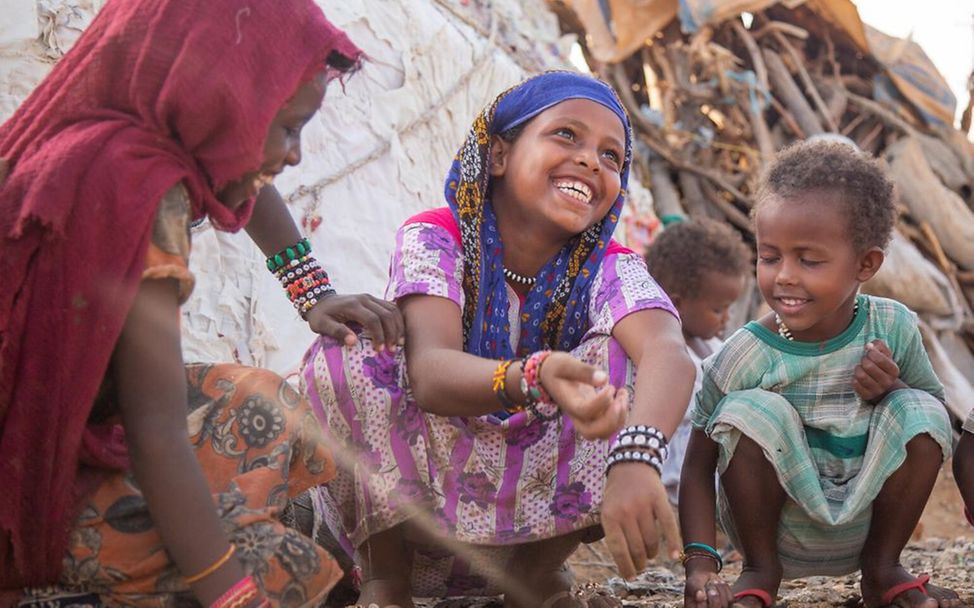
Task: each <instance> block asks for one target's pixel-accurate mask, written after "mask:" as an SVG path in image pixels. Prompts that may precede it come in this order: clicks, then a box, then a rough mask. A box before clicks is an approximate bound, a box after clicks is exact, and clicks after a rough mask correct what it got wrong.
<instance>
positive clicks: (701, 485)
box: [680, 142, 959, 608]
mask: <svg viewBox="0 0 974 608" xmlns="http://www.w3.org/2000/svg"><path fill="white" fill-rule="evenodd" d="M895 219H896V211H895V208H894V205H893V186H892V183H891V182H890V181H889V179H888V178H887V177H886V175H885V173H884V171H883V169H882V167H881V166H880V165H879V164H878V163H877V162H876V161H875V160H871V159H869V158H868V157H866V156H865V155H863V154H862V153H860V152H859V151H857V150H855V149H854V148H852V147H850V146H848V145H846V144H841V143H829V142H817V143H800V144H797V145H795V146H793V147H791V148H788V149H787V150H785V151H783V152H782V153H781V154H780V155H779V157H778V158H777V159H776V161H775V162H774V163H773V164H772V165H771V167H770V168H769V169H768V172H767V174H766V175H765V177H764V181H763V184H762V187H761V189H760V191H759V194H758V201H757V204H756V205H755V208H754V225H755V228H756V233H755V234H756V238H757V253H758V262H757V279H758V285H759V288H760V290H761V294H762V295H763V296H764V299H765V301H767V303H768V305H769V306H770V307H771V312H770V313H768V314H767V315H765V316H764V317H763V318H761V319H759V320H758V321H755V322H752V323H750V324H748V325H747V326H745V327H744V328H742V329H741V330H739V331H738V332H737V333H735V334H734V335H733V336H731V338H730V339H729V340H728V341H727V342H726V343H725V344H724V346H723V348H722V349H721V351H720V352H719V353H718V354H717V355H715V356H714V357H713V358H712V359H709V360H708V361H707V362H705V364H704V379H703V388H702V389H701V391H700V393H699V394H698V397H697V401H696V404H695V406H694V409H693V413H692V423H693V426H694V430H693V432H692V435H691V438H690V445H689V448H688V451H687V455H686V463H685V465H684V468H683V479H682V480H681V491H680V521H681V526H682V530H683V535H684V539H685V540H686V541H688V544H687V545H686V547H685V549H684V557H683V563H684V565H685V567H686V572H687V584H686V593H685V605H686V606H687V607H688V608H689V607H698V608H703V607H704V606H709V607H710V608H718V607H724V606H727V605H728V604H731V603H736V604H740V605H746V606H760V605H762V604H763V605H765V606H770V605H771V604H772V603H773V602H774V596H775V594H776V592H777V590H778V585H779V584H780V582H781V579H782V577H787V578H797V577H803V576H810V575H841V574H846V573H849V572H853V571H855V570H860V569H861V570H862V583H861V585H862V597H863V601H864V603H865V605H866V606H867V608H876V607H878V606H886V605H890V604H894V603H895V604H897V605H904V606H923V607H924V608H936V606H938V605H939V606H940V607H941V608H947V607H951V606H957V605H959V600H958V599H957V595H956V594H955V593H953V592H952V591H949V590H946V589H940V588H937V587H934V586H933V585H927V584H926V582H927V580H928V579H929V577H919V578H915V577H914V576H912V575H911V574H909V573H908V572H907V571H906V570H904V569H903V567H902V566H900V562H899V556H900V552H901V551H902V550H903V547H904V546H905V545H906V542H907V540H909V538H910V534H911V532H912V531H913V529H914V527H915V526H916V523H917V521H918V520H919V518H920V513H921V512H922V510H923V507H924V505H925V504H926V501H927V498H928V496H929V494H930V491H931V489H932V488H933V483H934V481H935V480H936V478H937V472H938V470H939V469H940V466H941V464H942V462H943V460H944V459H945V458H946V457H947V456H948V455H949V450H950V446H951V431H950V425H949V422H948V418H947V413H946V410H945V408H944V406H943V400H944V391H943V387H942V386H941V384H940V382H939V381H938V380H937V377H936V376H935V375H934V372H933V369H932V367H931V365H930V361H929V359H928V358H927V355H926V352H925V351H924V349H923V343H922V341H921V339H920V332H919V330H918V328H917V319H916V315H914V314H913V313H912V312H910V311H909V310H908V309H907V308H906V307H905V306H903V305H902V304H899V303H897V302H894V301H892V300H887V299H883V298H876V297H869V296H864V295H859V293H858V291H859V286H860V285H862V283H864V282H865V281H867V280H869V278H870V277H872V276H873V275H874V274H876V272H877V271H878V270H879V267H880V266H881V265H882V263H883V257H884V254H883V248H884V247H885V246H886V244H887V243H888V242H889V239H890V235H891V232H892V230H893V225H894V222H895ZM715 469H716V470H717V471H718V472H719V473H720V475H721V477H720V497H719V498H720V500H719V509H718V510H719V516H720V521H721V524H722V526H723V527H724V529H725V531H726V532H727V534H728V536H729V537H730V538H731V539H732V541H733V543H734V546H735V547H737V548H738V549H739V550H740V551H741V553H742V554H743V556H744V570H743V573H742V574H741V576H740V578H739V579H738V580H737V582H736V583H735V584H734V586H733V589H731V588H729V587H728V586H727V585H726V583H724V582H723V581H722V580H721V579H720V577H719V575H718V574H717V573H718V572H719V571H720V568H721V565H722V564H721V559H720V555H719V554H718V553H717V552H716V551H715V550H714V549H713V545H714V536H715V533H714V512H715V510H714V503H715V496H714V483H713V475H714V470H715Z"/></svg>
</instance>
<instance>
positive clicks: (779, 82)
mask: <svg viewBox="0 0 974 608" xmlns="http://www.w3.org/2000/svg"><path fill="white" fill-rule="evenodd" d="M763 51H764V62H765V64H767V66H768V76H769V77H770V78H771V86H772V87H774V90H775V92H777V93H778V95H780V96H781V101H782V102H783V103H784V104H785V106H786V107H787V108H788V109H789V110H790V111H791V113H792V114H793V115H794V117H795V120H796V121H798V124H799V125H801V128H802V131H804V132H805V133H806V134H807V135H815V134H817V133H822V132H823V131H824V130H823V129H822V123H820V122H819V120H818V117H817V116H816V115H815V111H814V110H812V107H811V106H810V105H808V101H807V100H806V99H805V96H804V95H802V92H801V90H800V89H799V88H798V85H797V84H795V81H794V80H793V79H792V77H791V74H790V73H788V68H786V67H785V63H784V62H783V61H782V60H781V56H780V55H778V53H775V52H774V51H772V50H771V49H768V48H765V49H763Z"/></svg>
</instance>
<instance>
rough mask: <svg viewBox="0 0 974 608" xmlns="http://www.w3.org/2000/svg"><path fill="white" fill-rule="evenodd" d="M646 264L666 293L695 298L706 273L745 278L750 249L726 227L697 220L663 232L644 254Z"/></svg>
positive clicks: (739, 236)
mask: <svg viewBox="0 0 974 608" xmlns="http://www.w3.org/2000/svg"><path fill="white" fill-rule="evenodd" d="M646 265H647V266H649V272H650V274H651V275H653V278H655V279H656V280H657V281H658V282H659V284H660V285H661V286H662V287H663V289H664V290H665V291H666V293H668V294H670V295H671V296H673V295H678V296H680V297H682V298H695V297H697V296H698V295H699V294H700V291H701V288H702V287H703V280H704V274H705V273H707V272H716V273H719V274H726V275H734V276H741V277H743V276H745V274H746V273H747V272H748V269H749V267H750V265H751V250H750V248H749V247H748V246H747V245H745V244H744V240H743V239H742V238H741V235H740V234H739V233H738V232H737V231H736V230H734V229H733V228H731V227H730V226H727V225H726V224H722V223H720V222H718V221H716V220H712V219H710V218H705V217H700V218H696V219H693V220H690V221H687V222H680V223H678V224H673V225H671V226H669V227H667V228H666V229H665V230H663V232H662V233H660V235H659V236H658V237H656V240H655V241H653V244H652V245H650V247H649V250H648V251H647V252H646Z"/></svg>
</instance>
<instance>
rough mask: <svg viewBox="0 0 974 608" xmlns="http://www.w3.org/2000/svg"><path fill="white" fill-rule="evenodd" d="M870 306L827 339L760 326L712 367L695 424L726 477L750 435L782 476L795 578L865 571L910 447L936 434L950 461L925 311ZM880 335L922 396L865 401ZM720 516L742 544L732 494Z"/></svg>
mask: <svg viewBox="0 0 974 608" xmlns="http://www.w3.org/2000/svg"><path fill="white" fill-rule="evenodd" d="M859 302H860V305H859V312H858V314H857V315H856V317H855V318H854V319H853V321H852V324H851V325H850V326H849V328H848V329H846V330H845V331H844V332H843V333H842V334H840V335H839V336H836V337H835V338H833V339H832V340H829V341H827V342H824V343H815V344H811V343H801V342H791V341H789V340H786V339H784V338H782V337H780V336H778V335H777V334H776V333H774V332H772V331H770V330H768V329H767V328H765V327H763V326H761V325H759V324H758V323H750V324H748V325H747V326H746V327H744V328H742V329H741V330H739V331H738V332H737V333H735V334H734V335H733V336H731V338H730V339H729V340H728V341H727V343H726V344H725V345H724V348H723V349H722V350H721V351H720V352H719V353H717V354H716V355H714V356H713V357H711V358H710V359H708V360H707V361H706V362H705V363H704V379H703V388H702V389H701V391H700V392H699V393H698V396H697V402H696V403H695V405H694V408H693V413H692V422H693V425H694V427H695V428H700V429H704V430H705V431H706V432H707V434H708V436H709V437H710V438H711V439H713V440H714V441H715V442H717V443H718V445H719V446H720V451H719V460H718V472H720V473H723V471H725V470H726V468H727V465H728V464H729V462H730V460H731V458H732V457H733V455H734V449H735V447H736V446H737V442H738V440H739V438H740V436H741V433H743V434H744V435H745V436H747V437H749V438H750V439H752V440H753V441H754V442H756V443H757V444H758V445H760V446H761V447H762V448H763V450H764V452H765V455H766V456H767V457H768V460H769V461H770V462H771V463H772V465H773V466H774V467H775V469H776V470H777V472H778V478H779V480H780V481H781V483H782V486H783V487H784V489H785V491H786V492H787V493H788V497H789V500H788V501H787V502H786V505H785V507H784V510H783V513H782V521H781V525H780V528H779V533H778V546H779V551H780V553H781V559H782V565H783V567H784V570H785V576H786V577H787V578H794V577H801V576H809V575H837V574H842V573H848V572H852V571H855V570H857V569H858V567H859V553H860V551H861V549H862V545H863V543H864V542H865V539H866V534H867V532H868V529H869V520H870V515H871V509H870V506H871V504H872V501H873V500H874V499H875V498H876V496H877V494H878V493H879V491H880V490H881V489H882V487H883V484H884V483H885V481H886V479H887V478H888V477H889V476H890V475H891V474H892V473H893V472H895V471H896V470H897V469H898V468H899V467H900V466H901V465H902V464H903V461H904V460H905V458H906V444H907V442H909V440H910V439H912V438H913V437H914V436H916V435H918V434H921V433H927V434H929V435H930V436H931V437H933V439H934V440H936V441H937V443H939V444H940V446H941V448H942V449H943V453H944V458H945V459H946V458H947V456H949V454H950V451H949V450H950V447H951V431H950V425H949V420H948V417H947V412H946V409H945V408H944V406H943V401H944V390H943V386H942V385H941V384H940V382H939V381H938V380H937V377H936V375H935V374H934V372H933V368H932V366H931V364H930V361H929V359H928V358H927V355H926V352H925V351H924V349H923V343H922V341H921V339H920V333H919V331H918V329H917V321H916V315H914V314H913V313H912V312H910V310H909V309H907V308H906V307H905V306H903V305H902V304H899V303H897V302H894V301H892V300H887V299H884V298H876V297H870V296H859ZM876 339H882V340H884V341H885V342H886V343H887V344H888V345H889V347H890V350H891V351H892V352H893V359H894V360H895V361H896V363H897V365H899V367H900V377H901V379H902V380H903V381H904V382H905V383H906V384H907V385H909V386H910V387H911V389H909V390H906V389H904V390H899V391H895V392H893V393H891V394H890V395H888V396H887V397H886V398H885V399H884V400H883V401H882V402H881V403H880V404H878V405H876V406H872V405H869V404H867V403H864V402H863V401H862V400H860V399H859V397H858V396H857V395H856V394H855V391H854V390H853V388H852V380H853V371H854V369H855V367H856V365H857V364H858V363H859V361H860V360H861V359H862V356H863V354H864V352H865V346H866V344H868V343H869V342H871V341H873V340H876ZM720 516H721V517H720V518H721V523H722V525H723V526H724V528H725V529H726V531H727V532H728V535H729V536H730V537H731V539H736V537H737V535H736V532H735V531H734V529H733V522H732V521H731V518H730V511H729V509H728V505H727V503H726V497H724V496H723V492H721V497H720ZM735 542H736V540H735Z"/></svg>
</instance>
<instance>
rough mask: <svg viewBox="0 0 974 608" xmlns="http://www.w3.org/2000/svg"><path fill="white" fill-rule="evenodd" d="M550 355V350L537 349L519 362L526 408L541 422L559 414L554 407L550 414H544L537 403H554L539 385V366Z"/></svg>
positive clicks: (550, 419)
mask: <svg viewBox="0 0 974 608" xmlns="http://www.w3.org/2000/svg"><path fill="white" fill-rule="evenodd" d="M550 355H551V351H550V350H539V351H538V352H536V353H534V354H532V355H530V356H528V357H526V358H525V359H523V360H522V362H521V392H522V393H524V399H525V401H527V409H528V411H529V412H531V413H532V414H534V417H535V418H537V419H538V420H540V421H541V422H551V421H552V420H555V419H557V418H559V417H560V416H561V410H559V409H558V408H557V406H556V407H555V408H554V411H553V412H552V413H551V414H548V415H546V414H544V413H543V412H542V411H541V410H539V409H538V406H539V405H555V403H554V400H553V399H552V398H551V396H550V395H549V394H548V392H547V391H546V390H545V389H544V387H543V386H541V366H542V365H543V364H544V362H545V361H546V360H547V359H548V357H549V356H550Z"/></svg>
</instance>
